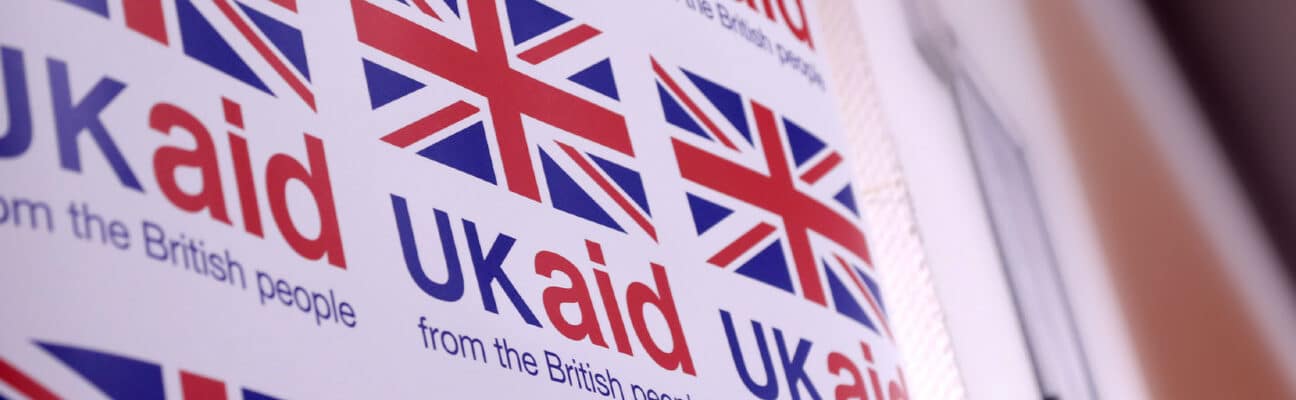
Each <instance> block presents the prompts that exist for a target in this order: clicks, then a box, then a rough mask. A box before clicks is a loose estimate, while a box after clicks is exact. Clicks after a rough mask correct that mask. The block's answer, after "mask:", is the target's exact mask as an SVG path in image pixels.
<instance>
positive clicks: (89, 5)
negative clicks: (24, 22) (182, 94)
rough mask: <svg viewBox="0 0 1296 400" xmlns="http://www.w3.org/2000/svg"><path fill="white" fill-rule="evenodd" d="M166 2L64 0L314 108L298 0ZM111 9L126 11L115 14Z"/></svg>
mask: <svg viewBox="0 0 1296 400" xmlns="http://www.w3.org/2000/svg"><path fill="white" fill-rule="evenodd" d="M163 1H164V0H64V2H65V3H67V4H70V5H73V6H76V7H79V8H81V9H84V10H86V11H89V12H91V13H94V14H95V15H98V16H100V17H103V18H105V19H110V20H111V19H116V18H120V19H121V20H123V21H124V23H125V25H126V27H127V28H128V29H130V30H132V31H135V32H136V33H138V34H140V35H142V36H144V37H146V38H148V39H151V40H153V41H155V42H157V43H159V44H162V45H164V46H178V47H180V48H181V49H182V51H183V52H184V54H185V55H187V56H189V57H190V58H193V59H194V60H197V61H199V62H201V63H203V64H206V65H207V66H209V67H211V68H215V69H216V70H218V71H221V72H223V73H225V74H226V75H228V76H229V77H231V78H234V79H235V80H238V81H239V82H242V83H243V84H246V85H249V86H251V87H253V88H256V89H257V90H260V91H262V92H265V93H267V94H269V95H271V96H275V92H276V91H291V92H292V93H293V94H294V95H295V96H296V97H298V98H300V99H301V100H302V101H303V102H304V103H305V104H306V105H307V106H309V107H310V108H311V109H312V110H314V109H315V94H314V93H313V92H312V91H311V89H310V66H309V64H308V62H307V60H306V48H305V46H304V44H303V39H302V32H301V30H300V29H298V28H296V27H295V25H296V24H297V23H298V22H299V21H298V18H299V17H298V15H297V0H241V1H236V0H206V1H194V0H165V1H171V2H173V3H174V7H169V8H168V7H163V3H162V2H163ZM110 3H114V4H110ZM168 9H170V10H174V11H173V12H174V14H173V15H168V12H167V11H166V10H168ZM111 10H121V14H122V15H121V16H120V17H118V16H115V15H110V13H111ZM171 21H174V22H171ZM170 24H177V25H178V28H179V32H180V40H179V44H178V45H176V44H174V42H175V41H174V40H172V39H171V38H170V37H169V36H168V35H169V34H168V33H167V32H168V30H167V27H168V25H170ZM248 60H252V62H249V61H248ZM263 77H273V79H263Z"/></svg>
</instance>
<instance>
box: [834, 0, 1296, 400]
mask: <svg viewBox="0 0 1296 400" xmlns="http://www.w3.org/2000/svg"><path fill="white" fill-rule="evenodd" d="M852 11H853V12H854V13H855V15H856V16H857V17H858V21H859V23H858V25H857V27H858V30H859V35H860V38H862V40H861V41H860V43H859V46H860V47H862V48H863V50H862V52H863V53H864V54H866V56H864V58H866V60H864V61H865V62H864V63H863V65H865V66H866V67H865V69H867V73H866V74H867V75H868V76H869V78H870V80H869V81H868V82H865V83H859V82H851V81H847V82H849V83H850V84H852V85H857V86H858V87H857V89H858V90H859V91H865V90H873V91H876V92H877V93H879V98H880V100H878V103H879V104H878V105H877V107H880V108H881V109H882V112H881V115H882V116H883V117H882V118H884V119H885V125H886V126H887V129H888V130H889V132H890V136H891V137H892V138H893V140H894V146H895V148H896V149H897V150H898V153H899V164H900V169H901V170H902V174H903V176H904V179H905V180H906V181H907V186H908V192H909V196H910V198H911V202H912V207H913V211H914V214H915V218H916V225H917V230H918V231H919V236H920V237H921V240H922V242H923V248H924V250H925V269H924V270H922V271H918V270H913V271H900V272H898V273H899V274H902V275H903V274H913V275H914V276H917V274H925V273H930V278H929V279H930V282H931V286H932V287H933V288H934V292H935V297H936V298H935V299H934V301H936V302H938V303H939V304H940V309H941V311H942V313H941V314H940V315H937V316H933V317H932V318H933V319H939V321H934V322H933V323H935V324H944V326H945V328H946V330H947V331H948V340H949V341H950V346H949V352H950V353H951V357H952V359H953V360H954V361H953V363H954V364H955V365H956V367H953V368H955V369H956V370H957V372H956V373H957V374H958V376H959V379H958V380H957V382H956V383H935V382H939V381H938V380H936V379H932V380H930V382H933V383H932V384H930V385H927V387H926V388H925V389H923V390H925V391H927V393H930V394H933V395H935V396H937V397H943V396H942V394H945V393H949V392H951V391H954V392H959V393H962V394H964V395H966V396H968V397H971V398H985V399H1007V398H1050V399H1052V398H1060V399H1073V398H1075V399H1083V398H1113V399H1126V398H1168V399H1183V398H1296V391H1294V390H1293V387H1296V385H1294V384H1293V383H1294V382H1296V346H1293V344H1294V341H1293V340H1292V339H1291V338H1292V337H1296V318H1293V316H1294V315H1296V309H1293V307H1294V306H1296V303H1294V302H1293V291H1292V288H1293V282H1294V281H1293V277H1294V276H1296V270H1294V269H1293V268H1294V267H1293V266H1296V246H1293V245H1292V239H1290V238H1292V237H1296V236H1293V235H1296V212H1293V205H1296V174H1293V173H1292V172H1291V171H1292V170H1293V167H1296V158H1293V156H1292V155H1291V150H1292V149H1296V139H1294V138H1293V136H1292V134H1291V133H1290V132H1292V131H1293V129H1294V128H1296V112H1293V111H1292V110H1293V105H1296V79H1293V78H1292V77H1291V76H1290V71H1296V57H1293V52H1292V51H1290V50H1288V49H1286V48H1285V47H1287V46H1285V44H1286V43H1287V42H1289V41H1291V40H1293V39H1296V24H1292V23H1291V21H1293V20H1296V19H1294V18H1293V17H1296V5H1293V4H1291V3H1286V2H1273V1H1268V2H1266V1H1251V0H1248V1H1240V2H1205V1H1196V2H1192V1H1177V2H1172V1H1164V2H1162V1H1147V2H1129V1H1117V0H1093V1H1067V0H1057V1H1026V0H985V1H977V2H967V1H953V0H906V1H899V0H860V1H856V2H854V3H853V10H852ZM830 29H831V28H830ZM840 53H841V52H839V54H836V55H833V57H834V59H833V61H834V64H835V65H834V67H835V68H836V70H838V71H852V70H853V69H858V68H860V67H859V65H860V64H861V63H860V60H859V59H857V58H856V59H852V58H849V57H844V56H842V55H841V54H840ZM839 73H841V72H839ZM844 74H846V75H848V76H849V75H850V72H845V73H844ZM839 81H840V79H839ZM865 86H871V88H865ZM848 118H849V116H848ZM895 292H897V291H895V290H893V291H892V293H895ZM895 296H900V297H904V296H911V295H910V294H904V293H900V294H895ZM896 300H897V301H913V299H904V298H902V299H896ZM937 340H938V339H937V338H935V337H922V338H917V337H915V338H911V339H910V342H909V343H907V344H905V343H902V345H907V347H909V348H910V349H931V348H933V347H936V346H934V345H935V341H937ZM918 353H920V352H918V351H914V350H906V355H907V356H908V357H909V358H910V359H913V358H922V357H929V356H927V355H923V354H918ZM933 365H934V364H933V363H927V364H925V365H922V366H920V367H919V368H920V370H919V371H917V372H916V373H917V374H918V375H920V376H927V375H925V373H927V372H930V375H931V376H935V375H939V373H938V372H933V371H926V372H925V371H922V370H921V368H922V367H930V368H937V367H934V366H933ZM918 379H924V378H918ZM944 386H949V387H944ZM954 386H957V387H954ZM920 398H921V397H920Z"/></svg>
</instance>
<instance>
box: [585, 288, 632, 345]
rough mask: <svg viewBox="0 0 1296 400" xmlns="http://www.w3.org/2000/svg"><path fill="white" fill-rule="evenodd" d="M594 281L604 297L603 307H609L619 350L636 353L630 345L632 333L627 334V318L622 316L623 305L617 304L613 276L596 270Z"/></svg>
mask: <svg viewBox="0 0 1296 400" xmlns="http://www.w3.org/2000/svg"><path fill="white" fill-rule="evenodd" d="M594 282H595V283H597V284H598V288H599V295H600V296H602V297H603V308H605V309H607V314H608V324H609V325H611V326H612V338H613V339H614V340H616V345H617V351H619V352H621V353H623V354H626V355H634V349H632V348H631V347H630V335H628V334H626V329H625V319H622V318H621V306H620V305H618V304H617V299H616V292H614V291H613V289H612V278H610V277H608V273H607V272H604V271H601V270H597V269H596V270H594Z"/></svg>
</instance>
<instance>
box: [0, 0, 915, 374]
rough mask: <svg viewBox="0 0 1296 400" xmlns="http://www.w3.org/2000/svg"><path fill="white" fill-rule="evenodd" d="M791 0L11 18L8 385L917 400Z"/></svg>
mask: <svg viewBox="0 0 1296 400" xmlns="http://www.w3.org/2000/svg"><path fill="white" fill-rule="evenodd" d="M814 6H815V5H814V4H813V2H802V1H801V0H773V1H771V0H765V1H746V2H744V1H708V0H645V1H634V2H582V1H576V0H543V1H537V0H502V1H496V0H352V1H349V2H348V1H319V2H298V1H296V0H140V1H131V0H68V1H39V2H38V1H30V2H19V4H7V5H5V6H4V7H3V9H4V13H3V16H0V21H3V24H0V66H2V67H3V88H4V92H3V98H4V107H2V108H0V109H3V110H4V111H3V114H0V115H3V118H0V123H3V125H0V128H3V129H4V131H3V136H0V183H2V185H0V255H2V256H0V260H3V262H0V304H3V306H0V397H6V398H8V397H31V398H47V397H49V396H57V397H68V398H94V397H103V396H107V397H111V398H164V397H170V398H186V399H188V398H231V397H232V398H239V397H242V398H417V397H422V398H445V397H448V398H520V397H536V398H615V399H653V400H657V399H661V400H665V399H706V398H735V397H757V398H766V399H773V398H793V399H801V398H809V399H820V398H835V399H907V398H908V394H907V393H908V389H907V388H906V383H905V379H904V374H903V372H902V368H901V363H900V360H899V359H898V355H897V354H898V353H897V351H896V348H895V340H894V337H893V336H892V334H891V330H890V327H889V326H888V322H887V320H888V318H887V304H885V303H884V302H883V301H882V296H881V293H880V291H881V289H880V287H879V285H878V284H877V282H878V278H877V275H878V273H879V269H880V268H883V267H884V266H880V265H875V263H874V262H873V260H872V258H871V257H870V252H869V244H870V241H869V238H870V236H869V232H870V230H869V228H868V226H869V225H868V222H867V221H864V220H862V219H861V218H860V208H859V207H860V205H859V204H857V203H856V201H855V191H854V188H853V187H852V185H851V182H852V178H853V177H852V174H851V172H850V168H849V167H848V165H849V164H850V163H851V162H868V160H848V159H846V157H845V156H844V154H845V153H843V148H844V146H845V138H844V136H843V134H842V131H841V129H840V127H839V121H838V119H837V116H836V115H835V113H834V111H833V110H834V107H833V103H832V98H831V94H830V93H831V91H830V90H828V88H829V87H830V86H829V85H830V84H831V82H827V81H826V79H825V71H824V68H825V66H824V65H823V62H822V61H821V58H822V56H821V54H820V52H819V50H817V49H816V47H815V45H816V41H815V39H816V33H817V29H818V28H817V25H816V23H817V21H815V20H814V16H816V15H817V14H816V13H814V12H812V11H813V10H812V9H811V8H813V7H814Z"/></svg>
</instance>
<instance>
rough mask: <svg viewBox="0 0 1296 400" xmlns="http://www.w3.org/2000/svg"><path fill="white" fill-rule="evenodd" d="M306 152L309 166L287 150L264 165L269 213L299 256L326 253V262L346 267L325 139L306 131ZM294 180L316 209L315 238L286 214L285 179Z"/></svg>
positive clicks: (312, 256)
mask: <svg viewBox="0 0 1296 400" xmlns="http://www.w3.org/2000/svg"><path fill="white" fill-rule="evenodd" d="M303 136H304V137H305V141H306V156H307V159H308V161H309V163H310V170H307V169H306V168H305V167H302V165H301V163H299V162H297V160H294V159H293V158H292V157H290V156H288V155H286V154H275V155H274V156H273V157H270V162H269V163H267V165H266V191H267V192H268V194H269V197H270V215H271V216H273V217H274V221H275V225H277V226H278V227H279V232H280V233H281V234H282V235H283V237H284V240H286V241H288V245H289V246H291V247H292V248H293V250H295V251H297V254H299V255H301V256H302V257H305V258H308V259H311V260H318V259H320V258H322V257H325V256H327V257H328V263H329V264H332V265H333V266H336V267H338V268H342V269H346V256H345V255H344V254H343V250H342V233H341V231H340V230H339V229H338V220H337V210H336V207H335V206H334V204H333V187H332V184H330V183H329V172H328V163H327V161H326V160H325V159H324V143H323V142H321V141H320V140H319V138H316V137H314V136H311V135H309V134H306V135H303ZM289 180H297V181H299V182H301V183H302V184H303V185H305V186H306V189H307V190H308V191H310V194H311V197H312V198H313V199H314V200H315V206H316V209H317V210H318V211H319V221H320V224H319V225H320V232H319V236H317V237H316V238H314V239H310V238H307V237H306V236H304V235H302V233H301V231H299V230H297V226H296V224H295V223H294V222H293V220H292V216H291V215H289V214H288V197H287V191H288V181H289Z"/></svg>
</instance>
